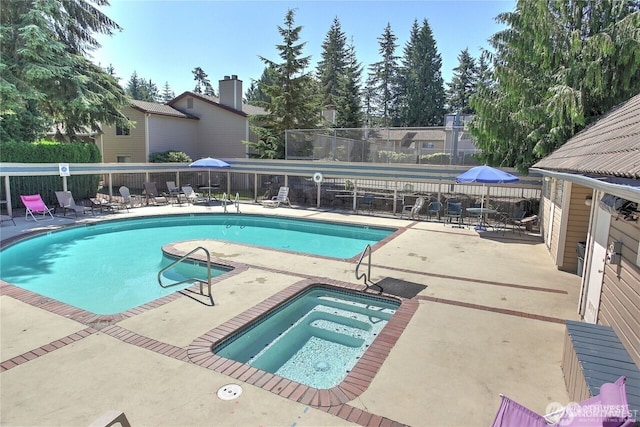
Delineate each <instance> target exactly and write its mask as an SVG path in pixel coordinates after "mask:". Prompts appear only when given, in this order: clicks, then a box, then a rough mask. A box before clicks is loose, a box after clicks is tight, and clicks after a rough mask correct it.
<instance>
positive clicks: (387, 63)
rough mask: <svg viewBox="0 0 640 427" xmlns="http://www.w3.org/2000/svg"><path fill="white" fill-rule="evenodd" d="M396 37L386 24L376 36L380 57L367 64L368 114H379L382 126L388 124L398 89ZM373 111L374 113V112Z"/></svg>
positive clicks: (389, 25)
mask: <svg viewBox="0 0 640 427" xmlns="http://www.w3.org/2000/svg"><path fill="white" fill-rule="evenodd" d="M396 40H397V37H396V36H395V35H394V34H393V31H392V30H391V24H387V26H386V27H385V29H384V32H383V33H382V35H381V36H380V37H378V43H379V45H380V48H379V49H378V52H379V53H380V56H381V57H382V59H381V60H380V61H379V62H376V63H373V64H371V65H370V66H369V79H368V80H367V87H368V91H370V94H369V95H368V102H369V103H370V105H371V106H370V114H372V115H374V116H375V115H376V113H377V114H378V115H379V116H380V124H381V125H382V126H390V125H391V121H392V118H391V117H392V112H393V110H394V108H395V106H396V99H397V90H398V57H397V56H396V55H395V50H396V47H397V45H396ZM374 111H375V112H376V113H374Z"/></svg>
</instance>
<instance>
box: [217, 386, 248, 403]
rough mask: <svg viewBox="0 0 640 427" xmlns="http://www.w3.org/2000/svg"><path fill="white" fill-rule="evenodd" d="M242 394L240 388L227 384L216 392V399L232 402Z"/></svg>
mask: <svg viewBox="0 0 640 427" xmlns="http://www.w3.org/2000/svg"><path fill="white" fill-rule="evenodd" d="M241 394H242V387H240V386H239V385H238V384H227V385H225V386H222V387H220V389H219V390H218V398H219V399H221V400H233V399H237V398H238V397H240V395H241Z"/></svg>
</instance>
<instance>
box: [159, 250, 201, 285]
mask: <svg viewBox="0 0 640 427" xmlns="http://www.w3.org/2000/svg"><path fill="white" fill-rule="evenodd" d="M199 250H202V251H204V253H206V254H207V285H208V289H207V291H208V296H211V254H210V253H209V251H208V250H207V249H206V248H204V247H202V246H198V247H197V248H195V249H192V250H191V251H189V252H188V253H187V254H185V255H183V256H181V257H180V258H178V259H177V260H175V261H174V262H172V263H171V264H169V265H167V266H166V267H164V268H163V269H162V270H160V271H159V272H158V284H159V285H160V286H162V287H163V288H168V287H171V286H176V285H181V284H183V283H187V282H193V281H197V282H199V283H200V294H202V295H204V294H203V292H202V280H201V279H199V278H197V277H192V278H189V279H184V280H181V281H180V282H176V283H171V284H168V285H163V284H162V273H164V272H165V271H167V270H169V269H170V268H172V267H173V266H174V265H176V264H178V263H180V262H182V261H184V260H185V259H187V258H188V257H189V255H192V254H193V253H195V252H197V251H199Z"/></svg>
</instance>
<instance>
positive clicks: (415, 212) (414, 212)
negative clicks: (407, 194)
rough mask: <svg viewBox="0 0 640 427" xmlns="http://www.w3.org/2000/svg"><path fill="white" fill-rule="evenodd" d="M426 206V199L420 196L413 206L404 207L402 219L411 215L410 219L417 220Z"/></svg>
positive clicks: (401, 214)
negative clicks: (406, 215)
mask: <svg viewBox="0 0 640 427" xmlns="http://www.w3.org/2000/svg"><path fill="white" fill-rule="evenodd" d="M423 206H424V197H422V196H420V197H418V198H417V199H416V202H415V203H414V204H413V205H404V206H403V207H402V212H401V213H400V218H402V217H403V216H404V215H405V214H407V213H408V214H409V218H410V219H416V218H417V217H419V216H420V210H422V207H423Z"/></svg>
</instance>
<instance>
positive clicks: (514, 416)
mask: <svg viewBox="0 0 640 427" xmlns="http://www.w3.org/2000/svg"><path fill="white" fill-rule="evenodd" d="M500 397H501V398H502V400H501V402H500V406H499V407H498V412H497V413H496V417H495V419H494V421H493V424H492V427H510V426H518V427H547V426H549V425H553V426H575V427H577V426H607V425H611V426H624V427H627V426H632V425H634V424H635V420H634V419H631V417H630V415H631V412H630V411H629V404H628V402H627V392H626V387H625V377H620V378H618V380H616V381H615V382H613V383H605V384H602V386H601V387H600V394H598V395H597V396H594V397H590V398H589V399H586V400H583V401H582V402H580V403H577V404H576V403H574V404H571V405H568V406H567V407H564V408H561V409H560V410H558V411H554V412H552V413H550V414H546V415H539V414H537V413H536V412H534V411H532V410H531V409H529V408H527V407H525V406H523V405H521V404H520V403H518V402H516V401H514V400H511V399H509V398H508V397H506V396H504V395H500Z"/></svg>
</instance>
